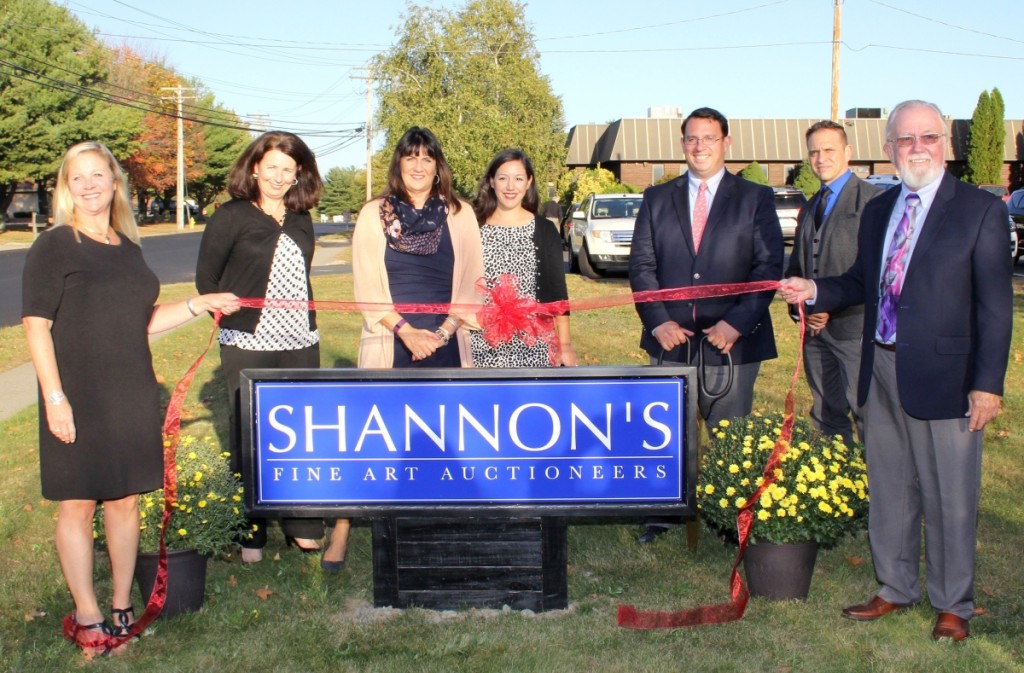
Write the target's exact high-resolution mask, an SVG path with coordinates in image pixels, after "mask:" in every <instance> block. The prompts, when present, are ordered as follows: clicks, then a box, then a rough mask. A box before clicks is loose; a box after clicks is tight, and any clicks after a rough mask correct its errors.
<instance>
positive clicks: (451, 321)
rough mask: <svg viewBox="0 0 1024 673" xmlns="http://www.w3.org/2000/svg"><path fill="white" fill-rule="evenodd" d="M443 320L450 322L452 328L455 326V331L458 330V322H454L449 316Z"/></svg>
mask: <svg viewBox="0 0 1024 673" xmlns="http://www.w3.org/2000/svg"><path fill="white" fill-rule="evenodd" d="M444 321H445V322H450V323H451V324H452V327H454V328H455V331H456V332H458V331H459V323H457V322H455V321H454V320H452V318H451V316H448V317H446V318H445V319H444Z"/></svg>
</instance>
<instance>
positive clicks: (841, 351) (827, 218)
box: [786, 120, 882, 446]
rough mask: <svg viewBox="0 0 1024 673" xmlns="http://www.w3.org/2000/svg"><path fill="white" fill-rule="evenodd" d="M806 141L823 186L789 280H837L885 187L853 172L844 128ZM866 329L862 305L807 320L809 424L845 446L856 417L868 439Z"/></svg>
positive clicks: (821, 130)
mask: <svg viewBox="0 0 1024 673" xmlns="http://www.w3.org/2000/svg"><path fill="white" fill-rule="evenodd" d="M805 138H806V140H807V159H808V163H809V164H810V166H811V170H812V171H813V172H814V174H815V175H816V176H818V179H819V180H820V181H821V189H820V190H819V191H818V193H817V194H815V195H814V198H812V199H811V200H810V201H808V202H807V205H805V206H804V207H803V209H802V210H801V211H800V215H799V217H798V224H797V229H796V236H795V238H794V240H793V252H792V253H791V254H790V256H789V268H788V269H787V270H786V276H799V277H801V278H819V277H823V276H836V275H839V274H841V273H843V272H844V271H846V270H847V269H849V268H850V266H852V265H853V262H854V260H855V259H856V258H857V232H858V230H859V229H860V216H861V211H863V210H864V206H865V205H867V202H868V201H870V200H871V199H873V198H874V197H875V196H877V195H878V194H880V193H881V192H882V189H881V188H879V187H876V186H874V185H869V184H868V183H866V182H864V181H863V180H860V179H859V178H858V177H857V176H856V175H854V174H853V173H852V172H851V171H850V159H851V158H852V157H853V148H851V147H850V144H849V142H847V139H846V129H845V128H843V125H842V124H837V123H836V122H834V121H830V120H829V121H820V122H818V123H816V124H814V125H812V126H811V127H810V128H809V129H807V133H806V134H805ZM863 330H864V307H863V306H859V305H858V306H849V307H847V308H844V309H842V310H840V311H836V312H835V313H833V314H831V315H830V314H828V313H812V314H809V315H807V333H806V335H805V339H804V372H805V373H806V374H807V385H808V387H810V389H811V399H812V405H811V421H812V422H813V423H814V426H815V427H816V428H818V430H820V431H821V432H823V433H825V434H826V435H829V436H835V435H840V436H842V438H843V441H845V442H846V444H847V446H849V445H850V443H851V442H852V441H853V420H856V423H857V434H858V436H859V437H861V438H863V437H864V428H863V427H862V425H861V420H860V411H859V407H858V405H857V370H858V368H859V367H860V335H861V332H862V331H863ZM851 417H852V419H853V420H851Z"/></svg>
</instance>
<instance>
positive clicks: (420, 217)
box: [380, 196, 448, 255]
mask: <svg viewBox="0 0 1024 673" xmlns="http://www.w3.org/2000/svg"><path fill="white" fill-rule="evenodd" d="M447 221H448V204H446V203H445V202H444V199H442V198H441V197H439V196H431V197H430V198H429V199H427V202H426V203H424V204H423V208H421V209H419V210H417V209H415V208H413V207H412V206H411V205H409V204H408V203H405V202H404V201H401V200H399V199H398V197H396V196H386V197H384V199H383V200H382V201H381V204H380V223H381V226H383V227H384V237H385V238H387V240H388V247H390V248H391V249H392V250H397V251H398V252H404V253H408V254H410V255H433V254H434V253H435V252H437V246H438V245H439V244H440V243H441V226H442V225H443V224H444V223H445V222H447Z"/></svg>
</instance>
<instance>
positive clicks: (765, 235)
mask: <svg viewBox="0 0 1024 673" xmlns="http://www.w3.org/2000/svg"><path fill="white" fill-rule="evenodd" d="M731 143H732V138H731V137H730V136H729V122H728V121H727V120H726V118H725V117H724V116H723V115H722V113H720V112H718V111H717V110H713V109H711V108H699V109H697V110H694V111H693V112H691V113H690V115H689V116H688V117H687V118H686V119H685V120H683V125H682V147H683V152H684V154H685V155H686V164H687V172H686V173H685V174H684V175H681V176H680V177H678V178H676V179H675V180H672V181H670V182H666V183H664V184H661V185H656V186H654V187H650V188H648V189H647V190H646V191H645V192H644V201H643V206H642V207H641V208H640V212H639V213H638V215H637V218H636V227H635V228H634V230H633V243H632V247H631V249H630V255H629V281H630V285H631V286H632V288H633V290H634V291H644V290H664V289H669V288H685V287H694V286H700V285H715V284H721V283H744V282H753V281H762V280H778V279H779V278H780V277H781V276H782V259H783V243H782V229H781V227H780V226H779V218H778V215H777V214H776V211H775V199H774V196H773V194H772V190H771V188H770V187H765V186H763V185H757V184H754V183H753V182H748V181H747V180H744V179H743V178H740V177H737V176H735V175H733V174H732V173H729V172H728V171H727V170H726V169H725V155H726V153H727V152H728V150H729V147H730V145H731ZM773 296H774V292H760V293H752V294H741V295H736V296H728V297H717V298H710V299H700V300H697V301H693V300H687V301H659V302H646V303H640V304H637V306H636V309H637V312H638V313H639V314H640V320H641V322H642V323H643V332H642V334H641V336H640V346H641V348H643V349H644V350H646V351H647V353H648V354H649V355H650V356H651V362H652V364H653V363H656V362H657V361H658V359H659V358H660V357H661V356H662V355H663V356H664V361H665V362H668V363H680V362H683V363H685V362H688V360H687V357H688V356H687V353H688V351H689V358H690V359H689V362H693V361H694V360H695V359H696V356H697V352H698V350H699V349H700V348H702V346H701V345H700V340H701V338H702V337H704V336H706V337H707V344H705V345H704V346H703V349H704V354H703V355H704V361H705V364H706V365H707V367H706V368H705V369H706V377H705V372H704V371H701V372H700V373H699V374H698V376H699V378H700V379H701V380H700V382H701V384H702V387H704V388H706V389H707V390H710V391H717V390H720V389H721V388H722V386H723V385H724V383H725V382H726V380H727V376H728V374H729V372H728V369H729V367H728V360H727V359H726V357H725V356H726V354H730V355H731V356H732V361H733V363H734V364H735V378H734V381H733V384H732V387H731V389H730V390H729V392H728V393H727V394H726V395H725V396H724V397H721V398H719V399H716V400H712V399H709V398H708V397H707V396H706V395H704V394H703V392H701V393H700V394H699V395H698V407H699V410H700V414H701V417H702V418H704V419H705V421H706V422H707V423H708V425H709V426H710V425H715V424H717V423H718V422H719V421H720V420H722V419H729V418H735V417H737V416H744V415H746V414H749V413H750V411H751V407H752V406H753V401H754V381H755V380H756V379H757V373H758V370H759V369H760V366H761V361H762V360H770V359H772V358H774V357H776V355H777V353H776V350H775V334H774V332H773V331H772V321H771V316H770V315H769V313H768V308H769V306H770V305H771V301H772V297H773ZM665 527H666V522H665V521H655V520H648V521H647V529H646V530H645V531H644V532H643V533H642V534H641V536H640V538H639V540H638V541H639V542H641V543H644V542H650V541H651V540H653V539H654V538H655V537H656V536H657V535H659V534H660V533H662V532H664V530H665Z"/></svg>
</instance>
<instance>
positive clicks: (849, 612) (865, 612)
mask: <svg viewBox="0 0 1024 673" xmlns="http://www.w3.org/2000/svg"><path fill="white" fill-rule="evenodd" d="M909 607H910V605H908V604H906V603H890V602H889V601H887V600H885V599H884V598H882V597H881V596H875V597H874V598H872V599H871V600H870V601H868V602H867V603H864V604H863V605H851V606H850V607H848V608H844V609H843V616H844V617H846V618H847V619H855V620H857V621H858V622H870V621H873V620H875V619H878V618H879V617H884V616H886V615H887V614H889V613H890V612H900V611H901V610H906V609H907V608H909Z"/></svg>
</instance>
